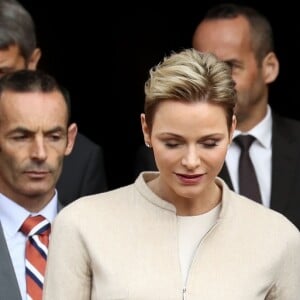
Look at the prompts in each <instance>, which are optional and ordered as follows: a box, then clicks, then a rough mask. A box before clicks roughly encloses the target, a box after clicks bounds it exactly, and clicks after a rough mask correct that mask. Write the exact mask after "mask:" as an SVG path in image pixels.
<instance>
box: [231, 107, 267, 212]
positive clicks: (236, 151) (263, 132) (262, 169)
mask: <svg viewBox="0 0 300 300" xmlns="http://www.w3.org/2000/svg"><path fill="white" fill-rule="evenodd" d="M241 133H242V134H251V135H253V136H254V137H255V138H256V140H255V141H254V142H253V144H252V145H251V147H250V150H249V155H250V158H251V160H252V163H253V165H254V168H255V172H256V175H257V180H258V183H259V187H260V192H261V196H262V203H263V204H264V205H265V206H267V207H270V202H271V173H272V172H271V170H272V163H271V162H272V114H271V108H270V106H268V110H267V114H266V116H265V118H264V119H263V120H262V121H261V122H260V123H258V124H257V125H256V126H255V127H254V128H252V129H251V130H250V131H248V132H241V131H239V130H235V132H234V134H233V138H235V137H236V136H237V135H239V134H241ZM239 158H240V147H239V146H238V145H237V144H236V143H235V142H232V143H231V144H230V147H229V149H228V152H227V155H226V166H227V168H228V171H229V174H230V178H231V181H232V184H233V188H234V190H235V191H236V192H239V187H238V166H239Z"/></svg>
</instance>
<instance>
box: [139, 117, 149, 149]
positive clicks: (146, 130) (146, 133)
mask: <svg viewBox="0 0 300 300" xmlns="http://www.w3.org/2000/svg"><path fill="white" fill-rule="evenodd" d="M141 125H142V131H143V135H144V141H145V145H146V146H147V147H149V148H150V147H151V137H150V130H149V127H148V125H147V122H146V117H145V114H144V113H142V114H141Z"/></svg>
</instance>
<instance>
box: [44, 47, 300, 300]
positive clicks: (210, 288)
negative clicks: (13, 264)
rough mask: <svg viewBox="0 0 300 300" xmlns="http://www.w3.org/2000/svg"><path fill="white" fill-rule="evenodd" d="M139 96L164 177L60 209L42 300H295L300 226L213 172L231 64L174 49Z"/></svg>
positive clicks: (230, 102)
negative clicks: (239, 190) (141, 95)
mask: <svg viewBox="0 0 300 300" xmlns="http://www.w3.org/2000/svg"><path fill="white" fill-rule="evenodd" d="M145 93H146V98H145V113H144V114H141V123H142V130H143V134H144V139H145V143H146V145H147V146H148V147H151V148H153V152H154V157H155V161H156V164H157V168H158V170H159V172H144V173H141V174H140V175H139V177H138V178H137V179H136V181H135V183H134V184H132V185H129V186H126V187H122V188H119V189H116V190H113V191H110V192H107V193H102V194H97V195H92V196H88V197H84V198H82V199H80V200H78V201H76V202H75V203H72V204H71V205H69V206H68V207H66V208H64V209H63V210H62V211H61V212H60V214H59V215H58V216H57V218H56V220H55V222H54V228H53V231H52V236H51V241H50V249H49V256H48V265H47V271H46V272H47V273H46V282H45V289H44V299H45V300H53V299H55V300H65V299H68V300H73V299H74V300H75V299H76V300H85V299H143V300H147V299H149V300H150V299H151V300H153V299H178V300H179V299H186V300H190V299H193V300H196V299H197V300H199V299H205V300H216V299H222V300H224V299H225V300H226V299H228V300H229V299H230V300H241V299H243V300H258V299H282V300H287V299H289V300H296V299H299V295H300V285H299V284H300V235H299V231H298V230H297V229H296V227H295V226H294V225H292V223H290V222H289V221H288V220H287V219H286V218H285V217H283V216H282V215H280V214H279V213H277V212H275V211H272V210H270V209H268V208H266V207H264V206H262V205H261V204H258V203H255V202H254V201H252V200H250V199H248V198H245V197H243V196H240V195H238V194H236V193H235V192H233V191H231V190H229V188H228V187H227V186H226V184H225V183H224V182H223V181H222V180H221V179H220V178H218V177H217V175H218V173H219V171H220V169H221V167H222V165H223V163H224V160H225V155H226V151H227V147H228V145H229V144H230V142H231V138H232V133H233V131H234V129H235V126H236V118H235V116H234V107H235V101H236V93H235V89H234V82H233V81H232V78H231V71H230V68H229V67H228V66H227V65H226V64H225V63H223V62H221V61H219V60H217V59H216V58H215V56H213V55H212V54H204V53H200V52H197V51H196V50H192V49H186V50H183V51H181V52H179V53H172V54H171V55H170V56H169V57H166V58H165V59H164V61H162V62H161V63H159V64H158V65H157V66H155V67H154V68H152V69H151V70H150V76H149V79H148V80H147V82H146V84H145Z"/></svg>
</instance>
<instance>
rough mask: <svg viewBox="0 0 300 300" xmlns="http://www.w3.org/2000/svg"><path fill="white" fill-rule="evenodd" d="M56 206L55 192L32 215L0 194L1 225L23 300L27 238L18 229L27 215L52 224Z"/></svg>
mask: <svg viewBox="0 0 300 300" xmlns="http://www.w3.org/2000/svg"><path fill="white" fill-rule="evenodd" d="M57 205H58V200H57V192H55V195H54V197H53V198H52V199H51V201H50V202H49V203H48V205H47V206H46V207H44V208H43V209H42V210H41V211H40V212H38V213H34V214H33V213H31V212H29V211H27V210H26V209H25V208H24V207H22V206H20V205H18V204H17V203H16V202H14V201H12V200H11V199H9V198H7V197H5V196H4V195H3V194H1V193H0V220H1V225H2V228H3V232H4V236H5V239H6V242H7V246H8V250H9V253H10V256H11V260H12V263H13V267H14V270H15V273H16V277H17V280H18V284H19V287H20V292H21V296H22V299H23V300H26V299H27V298H26V281H25V244H26V240H27V238H26V237H25V236H24V234H23V233H21V232H20V231H19V229H20V227H21V225H22V224H23V222H24V221H25V219H26V218H27V217H28V216H29V215H37V214H40V215H42V216H44V217H45V218H46V219H47V220H48V221H49V222H50V223H52V221H53V220H54V217H55V216H56V214H57Z"/></svg>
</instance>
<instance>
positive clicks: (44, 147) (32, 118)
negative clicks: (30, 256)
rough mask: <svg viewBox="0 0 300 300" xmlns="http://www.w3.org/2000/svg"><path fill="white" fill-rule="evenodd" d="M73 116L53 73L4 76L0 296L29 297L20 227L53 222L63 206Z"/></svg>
mask: <svg viewBox="0 0 300 300" xmlns="http://www.w3.org/2000/svg"><path fill="white" fill-rule="evenodd" d="M69 120H70V104H69V102H68V98H67V97H66V95H65V94H64V90H62V89H61V87H60V86H59V85H58V83H57V82H56V81H55V79H54V78H53V77H51V76H49V75H47V74H45V73H43V72H42V71H33V70H20V71H16V72H13V73H8V74H6V75H5V76H4V77H2V78H1V79H0V221H1V223H0V257H1V260H0V299H7V300H15V299H16V300H17V299H19V300H21V299H23V300H25V299H30V298H27V296H26V294H27V293H29V292H28V290H27V289H28V286H29V283H28V282H27V281H26V280H27V276H28V275H29V274H28V273H30V272H29V271H28V268H29V269H30V270H32V269H31V267H32V266H30V265H29V266H28V264H27V257H26V263H25V259H24V257H25V253H26V252H25V245H26V242H27V240H28V239H29V238H28V239H27V236H25V235H24V233H23V232H21V226H22V224H23V223H24V221H25V220H26V219H27V217H29V216H39V217H43V218H45V221H47V222H48V223H49V222H50V223H51V222H52V221H53V219H54V217H55V216H56V214H57V212H58V210H59V208H60V207H61V204H60V203H59V202H58V197H59V195H58V193H57V192H56V188H55V187H56V183H57V180H58V178H59V176H60V174H61V171H62V167H63V161H64V156H67V155H69V154H70V153H71V151H72V148H73V146H74V142H75V138H76V134H77V125H76V124H75V123H72V124H69ZM26 251H27V250H26ZM46 252H47V251H46ZM45 259H46V257H45V258H44V260H45ZM25 269H26V276H25ZM34 270H35V269H34ZM43 271H44V270H42V269H40V270H39V272H41V274H40V273H39V272H37V274H38V276H37V278H35V279H36V280H41V277H42V276H43ZM32 273H34V274H35V275H36V273H35V272H34V271H32ZM32 273H30V275H32ZM42 282H43V281H42V280H41V285H42ZM31 283H32V281H31ZM40 287H41V286H40ZM34 289H35V288H33V292H34V293H37V292H36V291H35V290H34ZM40 295H41V292H40V294H39V296H38V297H37V298H34V299H41V298H40Z"/></svg>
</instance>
